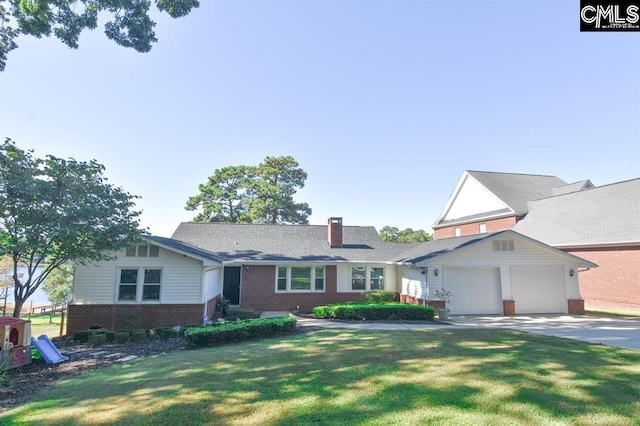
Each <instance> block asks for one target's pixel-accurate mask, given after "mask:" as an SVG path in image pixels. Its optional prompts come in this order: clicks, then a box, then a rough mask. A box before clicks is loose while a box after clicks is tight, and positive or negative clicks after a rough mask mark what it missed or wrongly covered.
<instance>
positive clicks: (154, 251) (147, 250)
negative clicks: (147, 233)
mask: <svg viewBox="0 0 640 426" xmlns="http://www.w3.org/2000/svg"><path fill="white" fill-rule="evenodd" d="M159 253H160V247H158V246H151V245H146V244H141V245H139V246H133V247H128V248H127V252H126V254H125V256H127V257H158V255H159Z"/></svg>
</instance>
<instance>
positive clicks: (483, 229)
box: [480, 223, 487, 234]
mask: <svg viewBox="0 0 640 426" xmlns="http://www.w3.org/2000/svg"><path fill="white" fill-rule="evenodd" d="M480 233H481V234H486V233H487V224H486V223H481V224H480Z"/></svg>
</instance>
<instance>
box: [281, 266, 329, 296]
mask: <svg viewBox="0 0 640 426" xmlns="http://www.w3.org/2000/svg"><path fill="white" fill-rule="evenodd" d="M324 290H325V267H324V266H278V267H276V292H279V293H282V292H324Z"/></svg>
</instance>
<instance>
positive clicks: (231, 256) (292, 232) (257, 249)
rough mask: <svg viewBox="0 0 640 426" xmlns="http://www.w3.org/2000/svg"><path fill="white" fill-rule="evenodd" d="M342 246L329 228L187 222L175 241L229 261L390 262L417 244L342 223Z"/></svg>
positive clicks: (173, 237) (175, 237)
mask: <svg viewBox="0 0 640 426" xmlns="http://www.w3.org/2000/svg"><path fill="white" fill-rule="evenodd" d="M342 232H343V234H342V235H343V236H342V242H343V247H340V248H331V247H329V243H328V241H327V234H328V230H327V226H323V225H271V224H231V223H193V222H185V223H181V224H180V226H178V229H176V231H175V232H174V234H173V236H172V239H174V240H179V241H183V242H185V243H188V244H190V245H193V246H197V247H200V248H201V249H203V250H206V251H207V252H209V253H213V254H215V256H217V257H220V258H222V259H224V260H226V261H234V262H243V261H269V262H271V261H278V262H283V261H308V262H316V261H317V262H327V261H353V262H357V261H362V262H391V261H393V259H395V258H396V257H398V256H399V255H400V254H401V253H402V252H404V251H407V250H408V249H411V248H413V247H414V246H416V245H417V244H402V243H386V242H383V241H382V240H381V239H380V235H379V234H378V232H377V231H376V229H375V228H374V227H372V226H343V228H342Z"/></svg>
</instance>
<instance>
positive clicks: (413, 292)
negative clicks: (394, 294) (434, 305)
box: [398, 266, 427, 300]
mask: <svg viewBox="0 0 640 426" xmlns="http://www.w3.org/2000/svg"><path fill="white" fill-rule="evenodd" d="M422 271H423V269H422V268H410V267H408V266H401V267H399V268H398V275H400V276H401V277H402V279H401V280H402V288H401V293H402V294H406V295H408V296H411V297H416V298H418V299H424V300H426V299H427V298H426V293H427V285H426V275H425V274H423V273H422Z"/></svg>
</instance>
